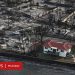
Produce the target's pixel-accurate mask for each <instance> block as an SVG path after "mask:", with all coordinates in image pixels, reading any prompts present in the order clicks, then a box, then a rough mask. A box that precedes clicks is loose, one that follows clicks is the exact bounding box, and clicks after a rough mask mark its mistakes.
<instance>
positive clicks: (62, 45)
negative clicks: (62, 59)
mask: <svg viewBox="0 0 75 75" xmlns="http://www.w3.org/2000/svg"><path fill="white" fill-rule="evenodd" d="M43 46H45V47H47V48H48V47H56V48H57V49H61V50H68V49H71V47H72V45H71V44H70V43H68V42H65V43H62V42H58V41H55V40H49V39H48V40H45V41H43Z"/></svg>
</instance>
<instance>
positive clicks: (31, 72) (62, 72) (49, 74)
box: [0, 56, 75, 75]
mask: <svg viewBox="0 0 75 75" xmlns="http://www.w3.org/2000/svg"><path fill="white" fill-rule="evenodd" d="M0 61H21V60H17V59H15V58H8V57H3V56H1V57H0ZM22 62H24V63H25V64H24V66H23V67H24V69H23V70H22V71H0V75H75V69H73V68H69V67H66V66H60V65H57V64H53V65H52V64H51V65H45V64H40V63H35V62H32V61H27V60H23V61H22Z"/></svg>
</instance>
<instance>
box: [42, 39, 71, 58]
mask: <svg viewBox="0 0 75 75" xmlns="http://www.w3.org/2000/svg"><path fill="white" fill-rule="evenodd" d="M71 48H72V45H71V44H70V43H61V42H57V41H54V40H45V41H44V44H43V53H45V54H47V53H48V54H54V55H58V56H60V57H66V55H67V53H70V52H71Z"/></svg>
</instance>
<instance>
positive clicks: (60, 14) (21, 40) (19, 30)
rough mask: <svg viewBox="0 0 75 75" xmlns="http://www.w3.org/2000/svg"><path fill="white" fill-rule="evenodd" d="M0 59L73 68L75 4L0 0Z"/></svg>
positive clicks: (63, 0) (62, 0) (73, 0)
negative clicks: (51, 63)
mask: <svg viewBox="0 0 75 75" xmlns="http://www.w3.org/2000/svg"><path fill="white" fill-rule="evenodd" d="M0 55H1V56H2V55H4V56H8V57H10V56H12V57H15V58H17V57H18V58H19V57H20V58H21V57H22V58H23V59H24V58H25V59H30V60H34V61H35V60H37V61H41V62H42V61H43V62H53V63H54V62H55V63H64V64H68V65H75V0H0Z"/></svg>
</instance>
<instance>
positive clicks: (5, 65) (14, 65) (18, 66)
mask: <svg viewBox="0 0 75 75" xmlns="http://www.w3.org/2000/svg"><path fill="white" fill-rule="evenodd" d="M22 69H23V63H22V62H0V70H22Z"/></svg>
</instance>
